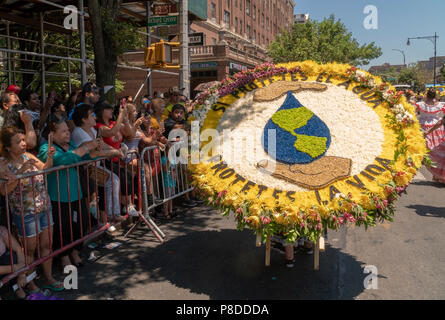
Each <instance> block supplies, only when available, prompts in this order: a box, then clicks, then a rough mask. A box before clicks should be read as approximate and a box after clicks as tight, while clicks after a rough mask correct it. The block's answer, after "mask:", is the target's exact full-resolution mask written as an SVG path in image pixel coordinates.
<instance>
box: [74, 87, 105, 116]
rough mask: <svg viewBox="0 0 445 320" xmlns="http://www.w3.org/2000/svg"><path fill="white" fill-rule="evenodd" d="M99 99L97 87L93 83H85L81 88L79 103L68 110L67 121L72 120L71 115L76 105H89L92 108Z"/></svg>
mask: <svg viewBox="0 0 445 320" xmlns="http://www.w3.org/2000/svg"><path fill="white" fill-rule="evenodd" d="M99 98H100V94H99V87H98V86H97V85H96V84H95V83H93V82H87V83H85V84H84V86H83V87H82V93H81V100H80V103H79V104H77V105H76V106H75V107H74V108H72V109H71V110H70V113H69V115H68V119H69V120H73V113H74V110H75V109H76V107H77V106H78V105H80V104H89V105H90V106H92V107H93V108H94V105H95V104H96V103H98V102H99Z"/></svg>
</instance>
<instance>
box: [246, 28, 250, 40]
mask: <svg viewBox="0 0 445 320" xmlns="http://www.w3.org/2000/svg"><path fill="white" fill-rule="evenodd" d="M246 33H247V38H249V39H250V26H249V25H247V27H246Z"/></svg>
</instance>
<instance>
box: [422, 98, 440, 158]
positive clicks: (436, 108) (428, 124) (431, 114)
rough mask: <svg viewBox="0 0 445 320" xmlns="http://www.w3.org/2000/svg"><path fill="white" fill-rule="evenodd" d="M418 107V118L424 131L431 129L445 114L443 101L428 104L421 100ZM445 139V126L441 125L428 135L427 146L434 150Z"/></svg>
mask: <svg viewBox="0 0 445 320" xmlns="http://www.w3.org/2000/svg"><path fill="white" fill-rule="evenodd" d="M416 107H417V111H418V112H419V115H418V119H419V122H420V125H421V126H422V130H423V131H428V130H429V129H431V128H432V127H433V126H434V125H435V124H436V123H437V122H438V121H440V120H441V119H442V118H443V116H444V114H445V112H444V111H445V109H444V103H443V102H438V103H436V104H427V103H425V102H424V101H421V102H419V103H417V104H416ZM444 140H445V130H444V128H443V127H440V128H438V129H436V130H434V131H433V132H432V133H431V134H429V135H428V136H427V137H426V143H427V147H428V149H429V150H433V149H434V148H435V147H437V146H438V145H439V144H440V143H441V142H442V141H444Z"/></svg>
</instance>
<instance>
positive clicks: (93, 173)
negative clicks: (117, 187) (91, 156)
mask: <svg viewBox="0 0 445 320" xmlns="http://www.w3.org/2000/svg"><path fill="white" fill-rule="evenodd" d="M88 172H89V175H90V179H91V180H93V181H96V183H97V185H98V186H100V187H105V183H106V182H107V181H108V179H109V178H110V173H109V172H108V171H106V170H104V169H102V168H99V167H97V166H95V165H94V164H90V165H88Z"/></svg>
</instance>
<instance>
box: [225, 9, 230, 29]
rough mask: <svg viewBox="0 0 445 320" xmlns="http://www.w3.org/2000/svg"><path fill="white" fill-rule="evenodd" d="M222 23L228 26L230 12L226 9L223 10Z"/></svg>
mask: <svg viewBox="0 0 445 320" xmlns="http://www.w3.org/2000/svg"><path fill="white" fill-rule="evenodd" d="M224 23H225V24H226V26H227V28H230V13H229V12H228V11H226V10H224Z"/></svg>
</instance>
